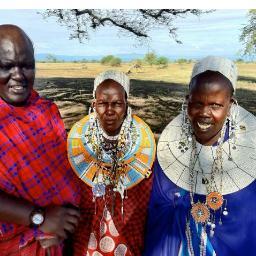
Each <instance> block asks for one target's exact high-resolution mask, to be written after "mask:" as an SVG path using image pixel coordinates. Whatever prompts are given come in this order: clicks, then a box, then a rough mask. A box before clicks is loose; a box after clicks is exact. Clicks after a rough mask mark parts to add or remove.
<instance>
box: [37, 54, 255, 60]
mask: <svg viewBox="0 0 256 256" xmlns="http://www.w3.org/2000/svg"><path fill="white" fill-rule="evenodd" d="M49 55H51V56H53V57H54V58H56V59H57V60H58V61H65V62H69V61H82V60H83V61H88V62H90V61H100V60H101V59H102V58H103V57H104V56H106V55H93V56H71V55H55V54H53V53H51V54H49V53H39V54H36V55H35V58H36V61H47V57H48V56H49ZM114 56H116V57H118V58H120V59H121V60H122V61H123V62H129V61H132V60H136V59H143V58H144V56H145V55H144V54H137V53H131V54H115V55H114ZM159 56H160V55H159ZM164 57H166V58H168V59H169V60H171V61H174V60H178V59H187V60H189V59H192V60H198V59H201V58H203V57H205V55H202V56H200V55H196V54H193V53H191V54H190V55H189V56H181V55H177V54H172V55H171V54H170V55H166V56H164ZM225 57H227V58H230V59H232V60H237V59H239V58H240V59H241V60H242V59H243V60H245V61H253V60H255V58H248V57H245V56H242V57H241V56H236V55H230V56H225Z"/></svg>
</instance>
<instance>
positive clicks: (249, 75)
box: [36, 63, 256, 133]
mask: <svg viewBox="0 0 256 256" xmlns="http://www.w3.org/2000/svg"><path fill="white" fill-rule="evenodd" d="M131 66H132V64H131V63H124V64H122V65H121V66H120V67H117V68H113V67H110V66H106V65H101V64H99V63H37V65H36V69H37V74H36V76H37V90H38V91H39V93H40V94H41V95H44V96H45V97H48V98H50V99H52V100H54V101H55V102H56V103H57V105H58V106H59V108H60V111H61V114H62V117H63V119H64V122H65V125H66V128H67V130H69V129H70V127H71V126H72V125H73V123H74V122H76V121H77V120H79V119H80V118H81V117H82V116H84V115H85V114H86V113H87V111H88V107H89V105H90V102H91V98H92V96H91V92H92V85H93V78H94V77H95V76H96V75H97V74H98V73H100V72H102V71H104V70H107V69H117V70H121V71H124V72H127V71H128V70H129V68H130V67H131ZM192 66H193V64H192V63H190V64H186V63H184V64H178V63H171V64H169V66H168V67H167V68H165V69H160V68H157V67H156V66H142V68H140V69H133V70H132V73H131V74H129V77H130V78H131V79H132V81H131V97H130V103H131V106H132V108H133V111H134V112H135V113H136V114H138V115H139V116H141V117H142V118H143V119H144V120H145V121H146V122H147V123H148V124H149V125H150V126H151V127H152V130H153V131H154V132H155V133H160V132H161V131H162V129H163V128H164V127H165V125H166V124H167V123H168V122H169V121H170V120H171V119H172V118H173V117H174V116H176V115H177V114H178V113H179V110H180V106H181V103H182V101H183V98H184V95H185V94H186V89H187V84H188V82H189V78H190V75H191V70H192ZM238 70H239V80H238V85H237V88H238V90H237V98H238V100H239V102H240V104H241V105H242V106H244V107H245V108H246V109H248V110H249V111H251V112H252V113H254V114H256V107H255V97H256V71H255V70H256V63H238Z"/></svg>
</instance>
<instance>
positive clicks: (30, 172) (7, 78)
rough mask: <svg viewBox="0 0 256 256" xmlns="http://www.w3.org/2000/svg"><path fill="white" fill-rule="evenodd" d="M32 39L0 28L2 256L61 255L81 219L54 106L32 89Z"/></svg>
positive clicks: (6, 27)
mask: <svg viewBox="0 0 256 256" xmlns="http://www.w3.org/2000/svg"><path fill="white" fill-rule="evenodd" d="M34 78H35V60H34V50H33V46H32V42H31V41H30V39H29V38H28V36H27V35H26V34H25V32H24V31H23V30H21V29H20V28H19V27H17V26H14V25H1V26H0V254H1V256H7V255H8V256H11V255H12V256H17V255H22V256H30V255H36V256H44V255H51V256H59V255H62V253H63V246H64V243H63V241H64V240H65V239H66V238H67V236H68V234H69V233H72V232H74V229H75V227H76V226H77V224H78V220H79V217H80V214H79V211H78V210H77V209H76V208H75V207H74V206H78V205H79V201H80V198H79V194H80V193H79V190H78V188H79V186H78V184H77V182H78V181H77V178H76V177H75V176H74V175H73V172H72V170H71V168H70V166H69V163H68V160H67V157H66V134H65V129H64V125H63V122H62V120H61V117H60V114H59V112H58V109H57V107H56V105H55V104H53V103H52V102H50V101H48V100H45V99H42V98H41V97H40V96H39V95H38V94H37V93H36V92H35V91H34V90H33V84H34Z"/></svg>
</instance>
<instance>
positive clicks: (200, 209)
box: [191, 202, 210, 223]
mask: <svg viewBox="0 0 256 256" xmlns="http://www.w3.org/2000/svg"><path fill="white" fill-rule="evenodd" d="M191 215H192V217H193V219H194V220H195V222H197V223H206V222H207V221H208V219H209V217H210V212H209V209H208V207H207V206H206V205H205V204H203V203H201V202H197V203H196V204H193V205H192V209H191Z"/></svg>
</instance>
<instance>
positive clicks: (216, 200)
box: [189, 122, 228, 236]
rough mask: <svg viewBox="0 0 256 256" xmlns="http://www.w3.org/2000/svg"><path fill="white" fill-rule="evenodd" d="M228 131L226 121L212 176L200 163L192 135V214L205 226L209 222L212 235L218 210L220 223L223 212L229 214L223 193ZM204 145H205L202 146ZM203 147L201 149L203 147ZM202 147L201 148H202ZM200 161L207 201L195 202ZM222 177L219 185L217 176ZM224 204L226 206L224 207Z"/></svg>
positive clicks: (215, 156)
mask: <svg viewBox="0 0 256 256" xmlns="http://www.w3.org/2000/svg"><path fill="white" fill-rule="evenodd" d="M225 131H226V122H225V124H224V125H223V128H222V130H221V135H220V138H219V140H218V142H217V145H216V146H215V147H212V150H213V155H212V157H213V163H212V167H211V173H210V178H209V179H207V177H206V176H205V174H204V171H203V168H202V167H201V163H200V151H198V148H197V143H196V139H195V136H194V135H193V136H192V150H191V156H190V163H189V182H190V201H191V211H190V213H191V215H192V217H193V219H194V221H195V222H196V223H201V224H202V225H204V226H205V224H207V225H208V226H209V227H210V236H213V235H214V229H215V227H216V224H215V223H216V217H215V216H216V211H217V210H220V219H219V224H220V225H221V224H222V220H221V214H223V215H227V214H228V212H227V208H226V207H227V201H226V200H225V199H224V198H223V195H222V186H223V182H222V179H223V157H222V154H223V149H222V146H223V143H224V136H225ZM202 147H203V146H202ZM202 147H201V149H202ZM201 149H200V150H201ZM214 152H215V153H214ZM196 163H198V165H199V169H200V170H201V171H202V177H203V180H202V182H203V184H204V185H205V186H206V191H207V194H206V199H205V202H200V201H198V202H196V203H195V202H194V193H195V191H196V185H197V177H196V175H195V171H194V167H195V165H196ZM217 176H218V177H219V178H220V184H219V187H218V186H217V179H216V177H217ZM223 206H224V207H223ZM223 209H224V210H223Z"/></svg>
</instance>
